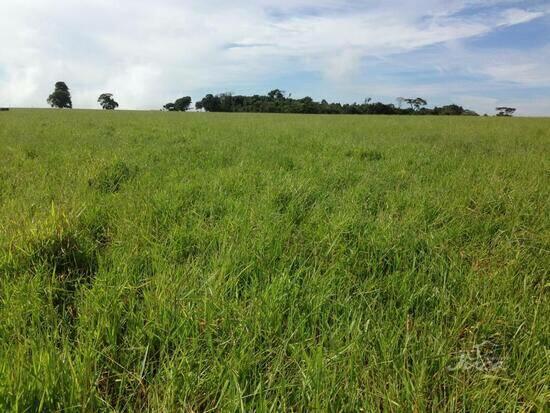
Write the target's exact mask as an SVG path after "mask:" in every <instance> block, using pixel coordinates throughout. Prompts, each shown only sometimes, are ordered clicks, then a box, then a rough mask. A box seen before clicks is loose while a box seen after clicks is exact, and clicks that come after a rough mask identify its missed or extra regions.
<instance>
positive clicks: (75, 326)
mask: <svg viewBox="0 0 550 413" xmlns="http://www.w3.org/2000/svg"><path fill="white" fill-rule="evenodd" d="M549 200H550V119H534V118H533V119H527V118H505V119H503V118H483V117H479V118H478V117H475V118H474V117H443V116H441V117H431V116H426V117H423V116H414V117H407V116H401V117H392V116H379V117H378V116H337V115H334V116H315V115H268V114H265V115H262V114H202V113H197V114H192V113H190V114H181V113H161V112H123V111H120V112H107V111H105V112H101V111H78V110H71V111H69V110H66V111H65V110H59V111H56V110H11V111H9V112H5V113H4V112H3V113H1V114H0V410H1V411H20V412H23V411H90V412H91V411H112V410H115V411H178V410H179V411H189V412H199V411H316V410H317V411H361V409H362V411H389V412H401V411H419V412H420V411H468V412H492V411H495V412H496V411H543V410H544V409H545V408H547V407H548V404H547V403H548V400H549V397H550V390H549V388H548V381H549V373H548V372H549V371H550V363H549V359H548V345H549V342H548V339H549V333H550V331H549V330H550V318H549V308H550V307H549V299H548V287H549V284H548V272H549V269H550V260H549V249H550V214H549V207H550V205H549Z"/></svg>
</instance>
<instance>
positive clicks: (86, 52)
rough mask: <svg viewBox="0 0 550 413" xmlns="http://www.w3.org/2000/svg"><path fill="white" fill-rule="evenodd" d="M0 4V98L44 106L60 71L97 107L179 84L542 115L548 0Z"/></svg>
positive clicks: (150, 100)
mask: <svg viewBox="0 0 550 413" xmlns="http://www.w3.org/2000/svg"><path fill="white" fill-rule="evenodd" d="M4 3H5V4H3V5H2V8H1V12H0V106H8V105H9V106H32V107H42V106H46V101H45V100H46V97H47V95H48V94H49V93H50V92H51V90H52V88H53V84H54V83H55V82H56V81H58V80H64V81H66V82H67V84H68V85H69V87H70V88H71V91H72V95H73V104H74V106H75V107H79V108H95V107H98V105H97V102H96V100H97V96H98V95H99V94H100V93H102V92H112V93H114V94H115V97H116V99H117V100H118V101H119V102H120V104H121V108H122V109H158V108H160V107H161V106H162V105H163V104H164V103H166V102H167V101H171V100H174V99H175V98H177V97H180V96H182V95H191V96H193V98H200V97H202V96H203V95H204V94H205V93H208V92H212V93H217V92H224V91H233V92H235V93H265V92H267V91H268V90H269V89H272V88H276V87H278V88H282V89H286V90H289V91H291V92H293V93H294V96H300V95H306V94H307V95H310V96H312V97H314V98H316V99H321V98H323V97H326V98H328V99H329V100H338V101H342V102H353V101H356V100H357V101H359V100H362V99H363V98H365V97H373V98H375V99H380V100H383V101H386V102H389V101H393V99H395V97H397V96H401V95H406V96H408V95H410V96H412V95H422V96H423V97H425V98H427V99H428V101H430V102H433V103H436V104H442V103H450V102H451V101H453V102H455V103H459V104H465V105H468V106H469V107H472V108H473V109H475V110H478V111H481V112H486V111H492V109H493V108H494V105H496V104H506V105H515V106H518V108H519V111H520V113H521V114H530V115H542V114H547V115H550V98H548V97H547V96H549V94H548V92H549V91H550V24H549V22H550V19H549V17H550V16H549V15H550V6H549V5H548V2H547V1H537V0H533V1H509V0H501V1H499V0H486V1H468V0H426V1H422V2H419V1H403V0H401V1H398V0H386V1H383V2H382V1H370V0H367V1H359V0H358V1H345V0H343V1H334V0H316V1H313V0H295V1H290V0H279V1H268V0H259V1H254V2H251V1H244V0H234V1H222V0H213V1H207V2H205V1H192V0H189V1H185V0H182V1H177V0H156V1H145V0H132V1H130V0H118V1H117V0H110V1H107V0H80V1H74V0H72V1H69V0H18V1H12V2H4ZM420 4H421V5H420ZM546 39H549V40H546ZM491 113H492V112H491Z"/></svg>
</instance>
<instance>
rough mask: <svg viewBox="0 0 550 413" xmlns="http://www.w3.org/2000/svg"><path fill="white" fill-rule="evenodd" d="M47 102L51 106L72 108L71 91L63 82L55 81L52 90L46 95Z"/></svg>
mask: <svg viewBox="0 0 550 413" xmlns="http://www.w3.org/2000/svg"><path fill="white" fill-rule="evenodd" d="M47 102H48V104H49V105H50V106H51V107H52V108H60V109H62V108H67V109H72V107H73V102H72V101H71V92H70V91H69V88H68V87H67V85H66V84H65V82H57V83H56V84H55V87H54V91H53V93H52V94H51V95H50V96H48V100H47Z"/></svg>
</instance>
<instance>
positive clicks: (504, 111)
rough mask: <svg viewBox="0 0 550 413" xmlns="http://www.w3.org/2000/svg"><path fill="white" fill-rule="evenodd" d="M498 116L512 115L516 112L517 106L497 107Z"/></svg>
mask: <svg viewBox="0 0 550 413" xmlns="http://www.w3.org/2000/svg"><path fill="white" fill-rule="evenodd" d="M496 111H497V112H498V113H497V116H508V117H510V116H512V115H513V114H514V113H515V112H516V108H510V107H508V106H500V107H498V108H496Z"/></svg>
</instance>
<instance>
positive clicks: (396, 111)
mask: <svg viewBox="0 0 550 413" xmlns="http://www.w3.org/2000/svg"><path fill="white" fill-rule="evenodd" d="M405 102H406V103H408V104H409V105H410V108H401V107H400V105H401V104H403V103H405ZM397 103H398V106H395V105H393V104H386V103H382V102H373V101H372V99H370V98H367V99H365V100H364V101H363V103H352V104H347V103H346V104H341V103H329V102H327V101H326V100H325V99H323V100H322V101H321V102H316V101H314V100H313V99H312V98H311V97H309V96H306V97H304V98H301V99H293V98H292V97H291V95H290V94H288V95H287V94H286V93H285V92H283V91H281V90H280V89H274V90H272V91H270V92H268V93H267V95H253V96H246V95H233V94H231V93H221V94H218V95H213V94H211V93H209V94H207V95H206V96H205V97H204V98H202V99H201V100H199V101H198V102H196V104H195V107H196V108H197V109H204V110H206V111H207V112H266V113H320V114H349V115H477V114H476V113H475V112H473V111H471V110H467V109H464V108H462V107H461V106H458V105H448V106H443V107H441V108H438V107H435V108H433V109H428V108H425V107H424V106H426V105H427V102H426V100H425V99H423V98H419V97H417V98H410V99H406V98H398V100H397Z"/></svg>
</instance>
